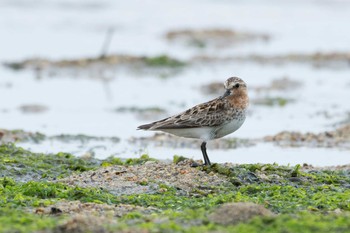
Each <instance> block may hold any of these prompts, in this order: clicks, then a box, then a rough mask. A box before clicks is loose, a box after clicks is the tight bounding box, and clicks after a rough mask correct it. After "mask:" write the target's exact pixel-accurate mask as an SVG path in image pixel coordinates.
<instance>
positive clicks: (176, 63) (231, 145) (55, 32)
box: [0, 0, 350, 166]
mask: <svg viewBox="0 0 350 233" xmlns="http://www.w3.org/2000/svg"><path fill="white" fill-rule="evenodd" d="M349 22H350V1H347V0H306V1H305V0H303V1H299V0H297V1H295V0H293V1H292V0H290V1H288V0H284V1H277V0H276V1H274V0H269V1H267V0H259V1H257V0H256V1H254V0H252V1H229V0H217V1H213V0H204V1H203V0H202V1H199V0H190V1H188V0H186V1H185V0H179V1H170V0H162V1H160V0H147V1H141V0H129V1H112V0H99V1H97V0H74V1H68V0H1V1H0V28H1V37H0V38H1V40H0V41H1V43H0V61H1V65H0V142H3V143H4V142H17V144H18V145H20V146H22V147H24V148H26V149H30V150H32V151H36V152H45V153H47V152H50V153H51V152H59V151H63V152H69V153H73V154H75V155H77V156H83V155H93V156H95V157H96V158H106V157H108V156H111V155H112V156H118V157H122V158H129V157H138V156H140V155H141V154H143V153H147V154H149V156H151V157H154V158H159V159H171V158H172V157H173V155H175V154H176V155H183V156H186V157H190V158H194V159H201V158H202V155H201V152H200V149H199V145H200V142H198V141H195V140H189V139H181V138H177V137H171V136H168V135H166V134H155V133H153V132H144V131H136V128H137V126H138V125H140V124H144V123H148V122H151V121H154V120H159V119H161V118H163V117H166V116H169V115H172V114H176V113H179V112H181V111H183V110H185V109H186V108H189V107H192V106H193V105H195V104H198V103H202V102H205V101H208V100H210V99H213V98H216V97H217V96H219V95H221V94H223V91H224V90H223V82H224V81H225V80H226V79H227V78H228V77H231V76H238V77H241V78H242V79H244V80H245V81H246V83H247V84H248V88H249V96H250V99H251V105H250V109H249V114H248V117H247V119H246V122H245V123H244V125H243V126H242V127H241V128H240V129H239V130H238V131H237V132H235V133H234V134H232V135H229V136H227V137H225V138H223V139H219V140H216V141H213V142H210V143H209V145H208V154H209V157H210V158H211V160H212V161H213V162H233V163H257V162H260V163H273V162H277V163H279V164H299V163H301V164H302V163H308V164H313V165H319V166H327V165H341V164H346V163H349V158H350V157H349V155H350V153H349V150H350V104H349V100H350V72H349V71H350V43H349V41H350V29H349V27H348V23H349Z"/></svg>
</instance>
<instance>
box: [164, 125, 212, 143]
mask: <svg viewBox="0 0 350 233" xmlns="http://www.w3.org/2000/svg"><path fill="white" fill-rule="evenodd" d="M161 131H163V132H166V133H170V134H174V135H176V136H179V137H185V138H198V139H202V140H204V141H206V140H211V139H213V133H214V128H212V127H196V128H181V129H162V130H161Z"/></svg>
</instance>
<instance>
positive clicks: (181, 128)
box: [137, 77, 249, 166]
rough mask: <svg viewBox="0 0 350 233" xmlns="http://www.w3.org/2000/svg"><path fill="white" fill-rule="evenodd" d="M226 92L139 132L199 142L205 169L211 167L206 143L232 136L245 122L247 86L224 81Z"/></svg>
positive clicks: (139, 127) (236, 82)
mask: <svg viewBox="0 0 350 233" xmlns="http://www.w3.org/2000/svg"><path fill="white" fill-rule="evenodd" d="M224 88H225V92H224V94H223V95H222V96H219V97H217V98H215V99H213V100H210V101H208V102H205V103H202V104H198V105H196V106H194V107H192V108H190V109H188V110H186V111H184V112H181V113H179V114H176V115H173V116H170V117H167V118H164V119H162V120H159V121H155V122H152V123H149V124H144V125H140V126H138V128H137V129H138V130H149V131H162V132H166V133H170V134H173V135H176V136H179V137H185V138H193V139H200V140H202V144H201V147H200V148H201V151H202V154H203V159H204V164H203V165H204V166H206V165H209V166H210V165H211V162H210V160H209V157H208V154H207V148H206V145H207V142H208V141H210V140H213V139H218V138H221V137H224V136H226V135H228V134H231V133H233V132H235V131H236V130H238V129H239V128H240V127H241V126H242V125H243V123H244V121H245V118H246V112H247V108H248V106H249V97H248V91H247V85H246V83H245V82H244V81H243V80H242V79H241V78H238V77H230V78H228V79H227V80H226V81H225V82H224Z"/></svg>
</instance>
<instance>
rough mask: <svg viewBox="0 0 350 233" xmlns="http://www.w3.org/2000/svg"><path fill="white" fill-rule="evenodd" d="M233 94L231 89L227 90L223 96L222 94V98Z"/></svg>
mask: <svg viewBox="0 0 350 233" xmlns="http://www.w3.org/2000/svg"><path fill="white" fill-rule="evenodd" d="M230 94H231V91H230V90H226V92H225V93H224V95H223V96H221V99H222V98H225V97H226V96H229V95H230Z"/></svg>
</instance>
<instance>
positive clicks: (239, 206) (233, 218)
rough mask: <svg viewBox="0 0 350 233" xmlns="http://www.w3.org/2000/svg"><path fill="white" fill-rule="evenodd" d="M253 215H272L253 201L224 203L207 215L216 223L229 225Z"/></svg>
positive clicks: (245, 220)
mask: <svg viewBox="0 0 350 233" xmlns="http://www.w3.org/2000/svg"><path fill="white" fill-rule="evenodd" d="M255 216H273V213H272V212H271V211H270V210H268V209H266V208H265V207H264V206H262V205H258V204H254V203H245V202H238V203H226V204H223V205H222V206H220V207H219V208H218V209H216V210H215V211H214V212H213V213H211V214H210V215H209V220H210V221H212V222H215V223H217V224H222V225H230V224H237V223H240V222H247V221H248V220H250V219H252V218H253V217H255Z"/></svg>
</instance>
